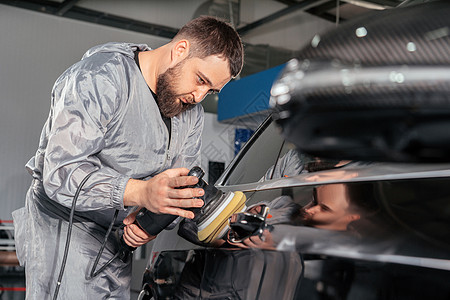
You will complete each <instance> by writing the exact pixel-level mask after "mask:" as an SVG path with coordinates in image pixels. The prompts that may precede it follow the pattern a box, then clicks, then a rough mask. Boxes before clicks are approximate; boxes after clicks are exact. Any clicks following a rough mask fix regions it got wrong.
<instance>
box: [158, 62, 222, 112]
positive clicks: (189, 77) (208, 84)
mask: <svg viewBox="0 0 450 300" xmlns="http://www.w3.org/2000/svg"><path fill="white" fill-rule="evenodd" d="M230 79H231V75H230V71H229V67H228V62H227V60H224V59H222V58H220V57H218V56H216V55H212V56H208V57H206V58H203V59H201V58H198V57H191V58H186V59H183V60H182V61H180V62H179V63H178V64H176V65H175V66H174V67H172V68H169V69H167V70H166V71H165V72H164V73H162V74H160V75H159V76H158V81H157V83H156V94H157V95H158V97H157V98H158V99H157V101H158V106H159V109H160V111H161V113H162V114H163V115H164V116H166V117H169V118H171V117H173V116H176V115H178V114H180V113H181V112H183V111H185V110H188V109H190V108H192V107H193V106H194V105H195V104H197V103H200V102H201V101H202V100H203V98H205V96H206V95H208V94H211V93H218V92H219V91H220V90H221V89H222V88H223V87H224V86H225V84H226V83H227V82H228V81H229V80H230Z"/></svg>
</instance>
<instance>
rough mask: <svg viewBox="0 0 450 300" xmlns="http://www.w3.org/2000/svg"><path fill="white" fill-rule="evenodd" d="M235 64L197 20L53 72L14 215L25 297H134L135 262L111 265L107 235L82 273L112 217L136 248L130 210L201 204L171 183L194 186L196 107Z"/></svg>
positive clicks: (226, 31)
mask: <svg viewBox="0 0 450 300" xmlns="http://www.w3.org/2000/svg"><path fill="white" fill-rule="evenodd" d="M242 65H243V47H242V42H241V40H240V38H239V35H238V34H237V32H236V31H235V30H234V29H233V28H232V27H231V26H230V25H229V24H227V23H225V22H223V21H221V20H219V19H216V18H212V17H200V18H197V19H194V20H192V21H191V22H189V23H188V24H186V25H185V26H184V27H183V28H181V29H180V31H179V32H178V34H177V35H176V36H175V37H174V38H173V40H172V41H170V42H169V43H168V44H166V45H163V46H161V47H160V48H157V49H154V50H151V49H150V48H149V47H148V46H147V45H144V44H142V45H137V44H127V43H108V44H105V45H101V46H96V47H94V48H92V49H90V50H88V51H87V52H86V54H85V55H84V56H83V58H82V60H81V61H79V62H77V63H75V64H74V65H73V66H71V67H70V68H69V69H67V70H66V71H65V72H64V73H63V74H62V75H61V76H60V77H59V78H58V79H57V81H56V83H55V85H54V87H53V90H52V94H51V108H50V114H49V117H48V119H47V121H46V123H45V125H44V128H43V131H42V134H41V139H40V143H39V147H38V150H37V152H36V154H35V156H34V157H33V158H31V160H30V161H29V162H28V163H27V165H26V168H27V170H28V171H29V172H30V174H31V175H32V177H33V182H32V185H31V187H30V189H29V191H28V193H27V197H26V204H25V207H23V208H21V209H19V210H17V211H15V212H14V213H13V217H14V221H15V222H14V223H15V226H16V236H15V238H16V247H17V255H18V258H19V261H20V262H21V264H22V265H25V272H26V285H27V299H39V300H42V299H49V298H50V297H51V296H55V297H56V296H57V297H58V298H60V299H106V298H108V299H110V298H111V299H129V298H130V279H131V262H130V261H126V262H123V261H121V260H120V259H118V258H117V259H113V260H112V261H110V262H108V260H110V259H111V258H112V257H114V255H115V253H116V252H117V249H118V243H117V239H116V238H115V237H114V236H113V235H109V237H108V239H107V241H106V242H105V248H104V250H103V252H102V254H101V256H99V262H98V266H99V268H100V267H101V266H105V268H104V269H102V271H101V272H99V275H97V276H95V277H92V276H90V274H92V273H90V270H91V268H92V266H93V265H96V263H94V260H95V258H96V256H97V253H99V251H100V248H101V247H102V243H103V240H104V239H105V236H106V232H107V231H108V228H109V226H110V224H112V225H111V226H112V227H111V228H113V229H115V228H117V227H120V226H121V225H122V226H125V227H124V229H123V230H124V240H125V242H126V243H127V244H128V245H129V246H133V247H138V246H140V245H143V244H145V243H147V242H148V241H150V240H152V239H153V238H155V237H154V236H149V235H148V234H146V233H145V232H144V231H142V230H140V229H139V228H138V227H137V226H136V225H135V224H132V223H133V221H134V219H135V215H136V213H137V212H134V213H131V214H130V211H131V208H132V207H145V208H147V209H148V210H150V211H152V212H154V213H165V214H173V215H177V216H181V217H186V218H193V217H194V214H193V213H192V212H191V211H189V210H186V208H189V207H201V206H202V205H203V202H202V200H201V199H198V197H199V196H202V195H203V193H204V191H203V190H202V189H198V188H185V189H178V187H182V186H189V185H192V184H195V183H196V182H197V178H196V177H193V176H187V174H188V172H189V168H191V167H193V166H194V165H197V164H199V163H200V150H201V133H202V128H203V109H202V106H201V105H199V103H200V102H201V101H202V100H203V98H204V97H205V96H206V95H207V94H209V93H217V92H219V91H220V90H221V89H222V88H223V87H224V85H225V84H226V83H227V82H228V81H230V79H232V78H233V77H235V76H237V75H238V74H239V72H240V71H241V68H242ZM74 198H75V199H77V200H76V202H75V201H73V200H74ZM73 203H75V206H74V210H73V211H74V223H73V226H68V220H69V216H70V214H71V213H72V210H71V207H72V204H73ZM68 230H71V234H70V245H68V243H67V242H66V234H67V231H68ZM66 246H70V247H68V248H65V247H66ZM66 249H67V251H68V255H67V262H64V263H62V260H63V257H64V256H63V253H64V252H65V250H66ZM107 262H108V263H107ZM62 265H63V266H66V267H65V273H62V274H63V275H64V276H62V281H61V282H59V279H58V278H59V277H58V274H59V273H58V272H59V271H60V269H64V267H63V268H61V266H62ZM56 290H57V291H58V292H55V291H56ZM58 293H59V295H58Z"/></svg>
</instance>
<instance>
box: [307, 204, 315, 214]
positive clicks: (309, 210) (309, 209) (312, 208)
mask: <svg viewBox="0 0 450 300" xmlns="http://www.w3.org/2000/svg"><path fill="white" fill-rule="evenodd" d="M305 211H306V213H308V214H310V215H314V214H315V213H316V212H317V211H318V206H317V205H314V206H311V207H307V208H305Z"/></svg>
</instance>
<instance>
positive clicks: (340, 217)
mask: <svg viewBox="0 0 450 300" xmlns="http://www.w3.org/2000/svg"><path fill="white" fill-rule="evenodd" d="M302 218H303V221H304V224H305V225H306V226H311V227H316V228H321V229H328V230H346V229H347V225H348V224H349V223H350V222H351V221H353V220H355V218H356V219H357V218H359V216H358V215H356V214H353V213H351V212H350V211H349V201H348V196H347V192H346V188H345V186H344V185H343V184H331V185H324V186H320V187H318V188H317V189H316V194H315V199H314V200H313V201H311V202H310V203H309V204H307V205H306V206H305V207H303V209H302Z"/></svg>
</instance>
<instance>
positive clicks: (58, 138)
mask: <svg viewBox="0 0 450 300" xmlns="http://www.w3.org/2000/svg"><path fill="white" fill-rule="evenodd" d="M120 80H121V79H120V76H119V71H118V67H117V66H114V65H108V64H105V65H104V66H103V67H102V68H98V67H97V68H93V69H90V70H86V69H85V68H81V67H78V68H77V67H72V68H71V69H69V70H68V71H66V72H65V73H64V74H63V75H62V76H61V77H60V78H59V79H58V80H57V82H56V83H55V86H54V89H53V92H52V109H51V112H50V117H49V120H48V124H47V130H48V132H47V135H48V144H47V147H46V150H45V151H46V154H45V161H44V170H43V185H44V189H45V192H46V194H47V196H48V197H49V198H50V199H52V200H55V201H57V202H59V203H60V204H62V205H64V206H67V207H70V206H71V202H72V199H73V196H74V194H75V192H76V190H77V188H78V187H79V185H80V182H81V181H82V180H83V178H85V176H86V175H88V174H89V173H90V172H92V171H95V173H94V174H93V175H92V176H91V177H90V178H89V180H88V181H87V182H86V184H85V185H84V186H83V188H82V191H81V193H80V195H79V198H78V200H77V206H76V210H78V211H88V210H99V209H107V208H116V209H122V210H123V209H124V205H123V193H124V190H125V186H126V184H127V182H128V180H129V177H128V176H126V175H124V174H120V173H119V172H117V171H115V170H113V169H112V168H110V167H108V166H107V165H105V164H104V163H102V162H101V161H100V160H99V158H98V157H97V156H96V154H97V153H99V152H100V151H101V150H102V149H103V148H104V147H105V143H106V140H105V133H106V131H107V130H108V128H109V126H111V124H112V123H113V122H114V119H115V118H117V112H116V111H117V109H118V106H119V103H120V101H119V99H120V97H124V95H125V94H126V93H125V92H123V91H121V90H120V89H123V88H124V87H123V86H124V85H123V84H122V85H121V84H120Z"/></svg>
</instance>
